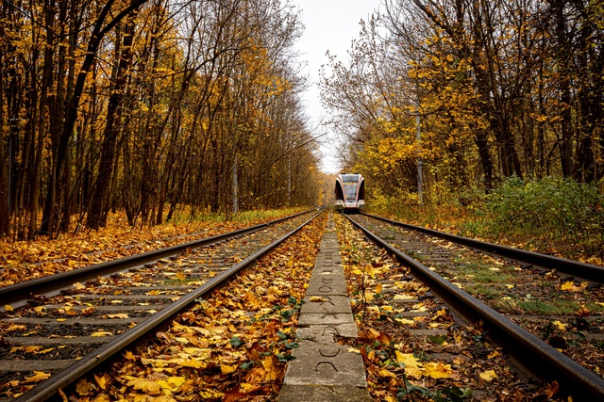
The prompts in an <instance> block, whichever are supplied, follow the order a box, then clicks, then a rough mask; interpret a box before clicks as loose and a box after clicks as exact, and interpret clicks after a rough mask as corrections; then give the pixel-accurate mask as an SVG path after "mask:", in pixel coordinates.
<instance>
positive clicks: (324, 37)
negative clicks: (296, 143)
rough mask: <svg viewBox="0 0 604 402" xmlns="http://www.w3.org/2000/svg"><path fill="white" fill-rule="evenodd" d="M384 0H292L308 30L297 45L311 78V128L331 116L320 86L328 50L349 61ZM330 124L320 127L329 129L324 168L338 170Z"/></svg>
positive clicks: (308, 99) (306, 96)
mask: <svg viewBox="0 0 604 402" xmlns="http://www.w3.org/2000/svg"><path fill="white" fill-rule="evenodd" d="M380 1H381V0H294V1H293V2H292V3H293V4H295V5H297V6H298V8H299V9H300V10H301V14H302V23H303V24H304V26H305V29H304V34H303V35H302V37H301V38H300V39H299V40H298V42H297V45H296V49H297V50H298V51H299V53H300V56H299V59H300V61H302V62H306V63H307V64H306V67H305V68H304V70H303V73H304V74H305V75H307V76H308V78H309V88H308V89H307V90H306V92H305V93H304V98H303V101H304V105H305V108H306V114H307V115H308V116H309V118H310V121H311V126H312V127H310V128H311V129H312V128H315V127H316V126H317V125H318V123H319V122H320V121H321V120H322V119H323V118H324V117H326V116H327V112H326V111H325V110H324V109H323V107H322V106H321V100H320V94H319V88H318V87H317V84H318V82H319V78H320V77H319V70H320V68H321V65H323V64H327V62H328V60H327V56H326V55H325V53H326V52H327V51H328V50H329V52H330V53H331V54H332V55H336V56H337V58H338V60H342V61H344V62H347V60H348V56H347V53H346V51H347V50H349V49H350V45H351V42H352V40H353V39H354V38H357V37H358V35H359V32H360V31H361V26H360V25H359V22H360V21H361V20H367V19H368V17H369V16H370V15H371V14H372V13H373V11H374V10H376V9H377V8H378V6H379V4H380ZM327 130H328V128H327V127H319V128H318V129H317V132H318V133H327V135H326V136H325V137H322V140H323V146H322V147H321V153H322V164H321V170H323V171H324V172H327V173H335V172H337V171H338V170H339V166H338V162H337V159H336V158H335V141H336V138H335V136H334V135H333V133H329V132H327Z"/></svg>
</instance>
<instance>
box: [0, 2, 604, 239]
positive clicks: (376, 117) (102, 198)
mask: <svg viewBox="0 0 604 402" xmlns="http://www.w3.org/2000/svg"><path fill="white" fill-rule="evenodd" d="M299 12H300V10H299V9H298V8H296V7H295V6H294V5H293V3H292V2H290V1H285V0H269V1H261V0H199V1H169V0H104V1H85V2H80V1H75V0H65V1H58V0H38V1H34V2H25V1H21V0H11V1H5V2H3V3H2V5H1V6H0V19H1V22H2V23H1V24H0V50H1V51H0V66H1V67H0V68H1V69H2V74H1V79H0V92H1V94H2V95H1V97H0V127H1V131H0V135H1V138H0V189H1V191H2V194H1V197H0V235H2V236H5V237H11V238H13V239H33V238H35V237H36V236H38V235H51V236H56V235H57V234H59V233H65V232H67V231H69V230H77V228H80V227H83V228H87V229H98V228H101V227H103V226H105V225H106V223H107V217H108V215H109V214H110V213H112V212H114V211H123V212H124V213H125V214H126V216H127V221H128V224H129V225H131V226H136V225H157V224H161V223H162V222H165V221H169V220H170V219H171V218H172V216H173V215H174V213H175V212H176V211H181V212H182V211H186V213H187V214H189V215H190V216H191V217H194V216H196V215H198V214H200V213H204V212H211V213H222V214H226V215H229V214H232V213H235V212H236V211H238V210H251V209H270V208H281V207H296V206H314V205H317V204H318V203H320V202H321V201H320V200H321V196H320V195H319V194H318V193H321V192H323V193H325V192H326V191H325V190H324V188H326V187H325V186H326V183H328V181H326V180H325V175H324V174H323V173H322V172H320V171H319V157H318V152H317V148H318V141H317V138H316V135H314V134H313V132H312V129H311V128H309V127H308V118H307V116H306V115H305V112H304V108H303V105H302V103H301V100H300V99H301V97H300V94H301V92H302V91H303V90H304V88H305V85H307V82H306V77H304V76H303V75H302V74H301V73H300V71H299V67H296V66H299V64H296V63H295V62H294V61H295V60H296V54H295V51H294V50H293V49H294V44H295V42H296V40H297V39H298V38H299V37H300V35H301V34H302V32H303V30H304V26H303V25H302V24H301V19H300V14H299ZM602 15H604V1H602V0H590V1H587V0H578V1H575V0H573V1H571V0H545V1H541V0H511V1H503V0H476V1H469V0H383V1H382V3H381V6H380V8H379V10H376V12H375V13H374V14H373V15H372V16H371V17H369V18H368V19H366V20H363V21H361V25H360V33H359V35H358V37H356V38H355V39H354V40H353V41H352V44H351V48H350V50H349V52H348V58H347V60H340V59H338V58H337V57H335V56H333V55H329V54H328V55H327V58H326V63H325V65H324V67H323V69H322V72H321V77H322V78H321V82H320V85H319V86H320V89H321V96H322V101H323V103H324V106H325V108H326V109H327V110H328V111H329V118H328V121H327V122H326V123H325V126H326V127H329V129H330V130H333V131H335V132H336V133H337V134H338V135H340V138H341V139H342V141H340V145H339V147H340V149H339V152H338V153H339V155H341V157H342V161H341V162H342V171H355V172H359V173H362V174H363V175H365V176H366V178H367V179H368V180H367V182H368V202H369V206H370V208H372V209H373V210H374V211H378V212H379V211H380V210H381V211H393V210H395V211H407V210H409V211H411V210H412V211H415V212H417V211H418V210H416V209H413V208H416V207H421V208H424V209H422V210H421V211H420V212H422V213H424V216H429V214H433V215H434V214H438V215H439V217H440V218H441V219H445V218H447V216H446V214H444V213H443V211H445V210H446V208H447V207H452V208H457V210H459V209H464V210H465V211H466V212H467V211H472V208H475V209H481V210H482V211H484V208H485V206H486V207H487V208H488V206H489V205H494V204H493V200H494V199H493V195H496V196H497V197H499V198H500V199H501V198H506V197H507V199H508V200H510V199H517V198H518V197H524V199H525V200H530V199H532V200H533V201H534V202H533V204H534V205H537V204H538V206H536V207H534V208H532V209H528V210H526V214H525V216H524V217H523V219H525V218H526V219H529V218H532V219H533V220H537V221H536V222H535V223H534V224H532V225H533V226H534V227H535V228H536V229H538V228H539V226H540V225H541V226H542V225H543V219H542V217H543V216H545V215H542V212H543V213H550V212H551V211H554V210H555V211H556V212H560V211H566V212H568V211H567V210H571V211H570V212H572V213H574V215H573V216H571V217H570V218H569V217H568V216H567V215H568V214H567V215H564V216H562V215H560V214H558V215H559V216H558V217H557V218H555V219H558V221H559V222H558V223H557V225H558V227H559V229H560V231H561V232H566V233H568V232H572V234H573V235H576V234H577V233H587V232H589V234H588V235H587V236H588V237H589V236H591V238H592V239H593V238H594V237H593V236H594V234H593V233H595V239H596V241H598V240H600V241H601V240H602V236H604V235H603V234H602V233H604V231H603V230H602V219H603V216H604V212H602V210H603V207H602V205H603V204H604V201H603V197H602V190H603V188H604V134H603V128H604V110H603V108H604V75H603V71H604V51H603V50H604V18H602ZM531 183H532V184H531ZM527 185H532V186H533V187H531V188H529V187H526V186H527ZM327 187H328V186H327ZM327 191H328V190H327ZM519 191H524V193H523V195H519V194H520V193H519ZM531 197H533V198H531ZM537 201H538V202H537ZM552 203H553V204H556V203H557V204H556V205H553V206H552ZM497 205H499V204H497ZM497 205H495V206H493V207H492V208H491V211H490V212H493V211H494V210H495V209H497V208H498V209H499V212H498V214H499V217H500V218H501V216H503V215H502V213H503V212H507V213H510V214H509V216H508V217H507V218H505V219H507V220H508V221H517V220H518V216H517V215H514V213H518V211H519V209H518V205H521V204H518V203H517V204H514V203H513V202H508V203H507V204H506V205H505V206H504V207H502V206H501V205H499V206H497ZM523 205H526V204H523ZM427 207H430V208H432V209H431V210H429V211H426V209H425V208H427ZM523 208H524V207H523ZM521 209H522V208H521ZM502 211H503V212H502ZM575 212H576V213H575ZM561 216H562V217H561ZM505 219H503V220H501V222H502V223H501V225H500V227H497V226H493V227H492V228H491V230H495V231H497V230H500V229H501V228H503V227H505V226H506V223H505ZM567 221H571V223H568V222H567ZM576 224H579V226H577V227H576V228H575V227H572V228H570V226H569V225H576ZM74 227H75V229H74ZM562 237H565V239H566V240H568V236H567V235H564V236H562Z"/></svg>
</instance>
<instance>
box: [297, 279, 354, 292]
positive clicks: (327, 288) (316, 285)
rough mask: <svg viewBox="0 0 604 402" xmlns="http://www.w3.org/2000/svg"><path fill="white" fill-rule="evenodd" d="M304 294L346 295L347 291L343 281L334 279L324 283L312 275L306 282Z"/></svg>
mask: <svg viewBox="0 0 604 402" xmlns="http://www.w3.org/2000/svg"><path fill="white" fill-rule="evenodd" d="M306 294H307V295H310V296H347V295H348V291H347V287H346V283H345V282H342V281H338V280H334V281H332V282H330V283H324V282H323V281H322V280H321V278H319V277H318V276H313V277H311V278H310V281H309V282H308V288H307V289H306Z"/></svg>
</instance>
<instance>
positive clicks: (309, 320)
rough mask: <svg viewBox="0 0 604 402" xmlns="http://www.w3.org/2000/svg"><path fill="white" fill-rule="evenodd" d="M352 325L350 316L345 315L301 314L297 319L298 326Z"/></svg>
mask: <svg viewBox="0 0 604 402" xmlns="http://www.w3.org/2000/svg"><path fill="white" fill-rule="evenodd" d="M348 323H354V318H353V317H352V315H351V314H346V313H316V314H303V315H300V318H299V319H298V325H334V324H335V325H339V324H348Z"/></svg>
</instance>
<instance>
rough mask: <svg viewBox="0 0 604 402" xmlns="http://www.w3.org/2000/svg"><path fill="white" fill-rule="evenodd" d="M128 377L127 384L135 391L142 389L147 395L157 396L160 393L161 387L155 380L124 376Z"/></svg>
mask: <svg viewBox="0 0 604 402" xmlns="http://www.w3.org/2000/svg"><path fill="white" fill-rule="evenodd" d="M124 378H126V379H128V383H127V385H128V386H130V387H132V388H134V389H135V390H137V391H142V392H144V393H146V394H148V395H152V396H157V395H160V394H161V387H160V386H159V384H157V383H156V382H155V381H151V380H147V379H146V378H134V377H131V376H125V377H124Z"/></svg>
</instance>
